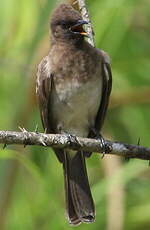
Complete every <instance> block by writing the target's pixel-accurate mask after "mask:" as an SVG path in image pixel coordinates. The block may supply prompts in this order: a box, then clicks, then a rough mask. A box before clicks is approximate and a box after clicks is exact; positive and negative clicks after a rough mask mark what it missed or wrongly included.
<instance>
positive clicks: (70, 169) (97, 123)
mask: <svg viewBox="0 0 150 230" xmlns="http://www.w3.org/2000/svg"><path fill="white" fill-rule="evenodd" d="M84 24H87V22H85V21H83V19H82V17H81V15H80V13H79V12H77V11H76V10H74V9H73V8H72V7H71V6H70V5H67V4H61V5H60V6H59V7H58V8H57V9H56V10H55V11H54V12H53V15H52V18H51V23H50V28H51V49H50V52H49V53H48V55H47V56H46V57H44V58H43V59H42V61H41V63H40V64H39V66H38V73H37V87H36V93H37V97H38V102H39V107H40V113H41V119H42V123H43V127H44V129H45V131H46V133H60V134H66V135H70V137H71V136H73V137H74V136H80V137H93V138H94V137H97V136H98V134H99V133H100V131H101V128H102V125H103V122H104V118H105V115H106V110H107V106H108V101H109V96H110V92H111V85H112V76H111V69H110V64H109V58H108V56H107V55H106V53H105V52H104V51H101V50H98V49H96V48H94V47H92V46H91V45H90V44H89V43H88V42H87V41H85V39H84V37H85V36H86V35H87V33H86V32H85V31H84V29H83V25H84ZM54 151H55V153H56V155H57V157H58V159H59V161H60V162H61V163H62V164H63V168H64V177H65V191H66V204H67V214H68V218H69V222H70V223H71V224H73V225H77V224H79V223H81V222H85V223H89V222H93V221H94V219H95V208H94V202H93V199H92V195H91V191H90V186H89V181H88V177H87V170H86V165H85V156H86V155H87V156H89V155H90V154H88V153H84V152H82V151H73V150H69V149H64V150H62V149H61V150H60V149H59V150H58V149H54Z"/></svg>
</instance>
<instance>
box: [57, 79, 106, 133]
mask: <svg viewBox="0 0 150 230" xmlns="http://www.w3.org/2000/svg"><path fill="white" fill-rule="evenodd" d="M101 88H102V84H101V79H100V78H94V79H93V80H90V81H86V82H85V83H82V82H80V81H78V80H77V79H72V80H70V81H67V80H66V81H64V82H63V83H61V84H55V91H54V93H53V95H54V97H53V98H54V100H53V112H54V117H55V118H56V120H57V122H56V123H57V124H58V126H59V127H61V128H62V130H63V131H64V132H68V133H71V134H74V135H78V136H87V135H88V132H89V128H90V127H91V126H94V122H95V117H96V114H97V111H98V108H99V105H100V101H101V92H102V90H101Z"/></svg>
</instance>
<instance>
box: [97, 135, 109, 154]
mask: <svg viewBox="0 0 150 230" xmlns="http://www.w3.org/2000/svg"><path fill="white" fill-rule="evenodd" d="M95 139H97V140H99V141H100V148H101V149H102V157H101V158H104V156H105V153H107V145H106V143H105V139H104V138H103V136H102V135H101V134H97V135H96V138H95Z"/></svg>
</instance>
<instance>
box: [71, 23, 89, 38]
mask: <svg viewBox="0 0 150 230" xmlns="http://www.w3.org/2000/svg"><path fill="white" fill-rule="evenodd" d="M85 24H88V22H87V21H84V20H78V21H77V24H75V25H73V26H71V27H70V30H71V32H72V33H74V34H81V35H83V36H88V34H87V32H85V30H84V29H83V25H85Z"/></svg>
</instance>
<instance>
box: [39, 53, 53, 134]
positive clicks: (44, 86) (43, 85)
mask: <svg viewBox="0 0 150 230" xmlns="http://www.w3.org/2000/svg"><path fill="white" fill-rule="evenodd" d="M51 86H52V73H51V70H50V64H49V59H48V56H46V57H44V58H43V59H42V61H41V62H40V64H39V66H38V72H37V81H36V94H37V99H38V103H39V108H40V114H41V120H42V124H43V127H44V129H45V132H46V133H49V132H51V125H50V120H49V117H50V115H49V111H48V110H49V101H50V97H51V95H50V94H51Z"/></svg>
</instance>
